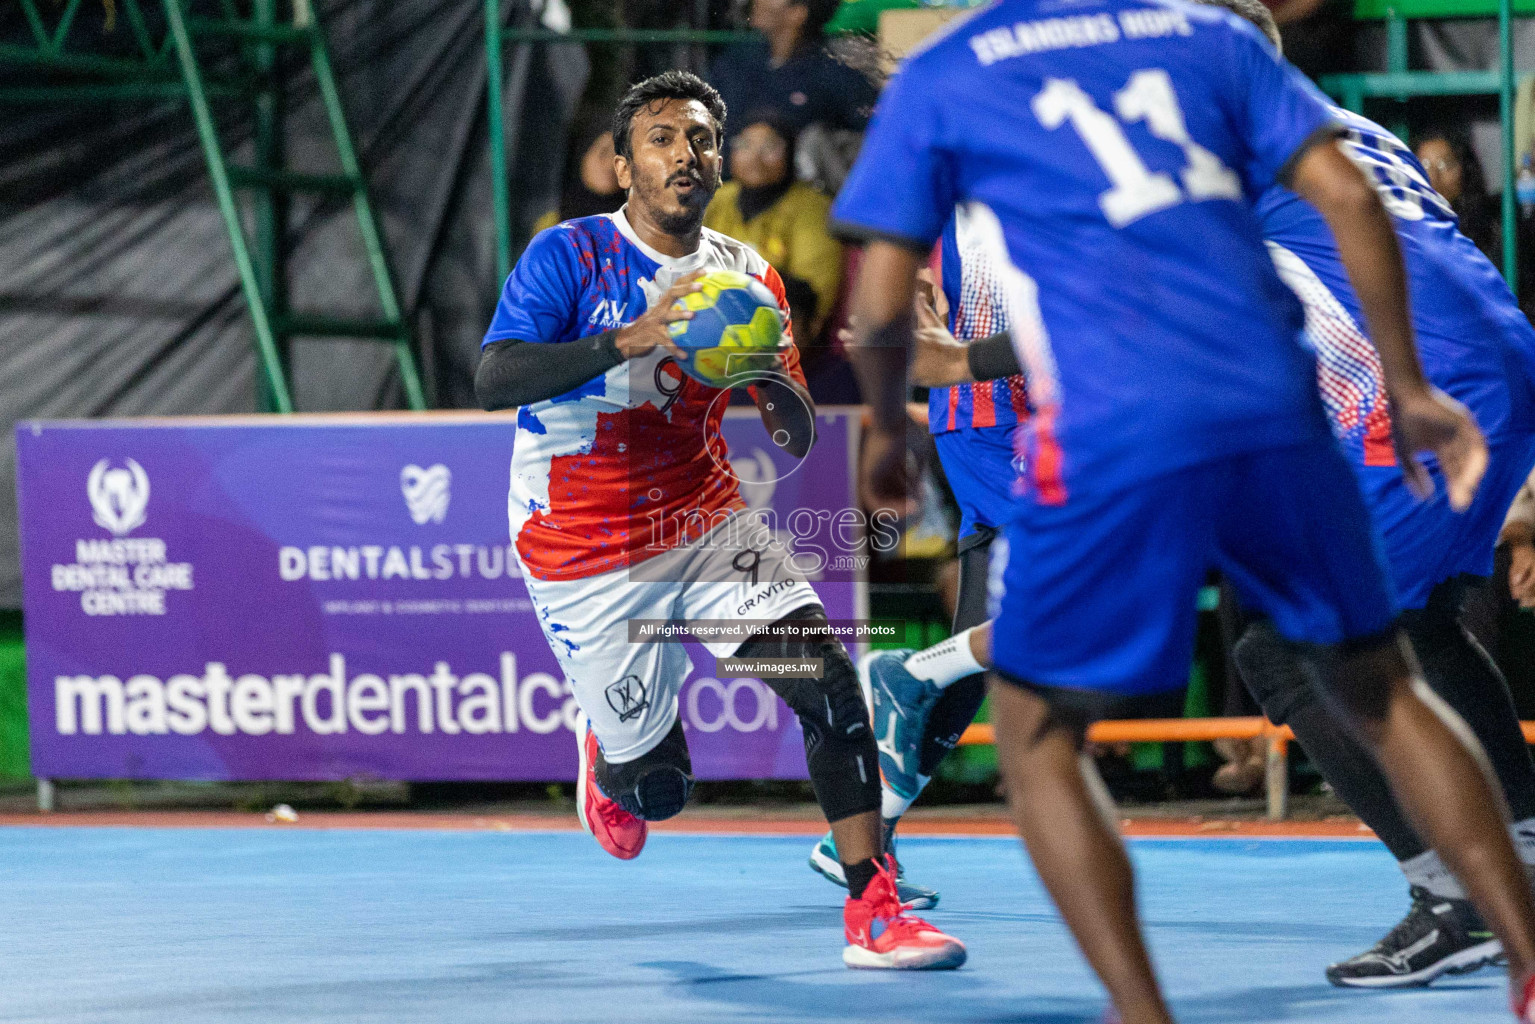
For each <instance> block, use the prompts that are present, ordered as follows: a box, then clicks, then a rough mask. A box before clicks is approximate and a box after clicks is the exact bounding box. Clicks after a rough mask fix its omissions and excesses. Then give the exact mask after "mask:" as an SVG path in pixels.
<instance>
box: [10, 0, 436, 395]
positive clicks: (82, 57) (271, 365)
mask: <svg viewBox="0 0 1535 1024" xmlns="http://www.w3.org/2000/svg"><path fill="white" fill-rule="evenodd" d="M19 2H20V4H21V8H22V11H23V14H24V15H25V17H26V20H27V23H28V25H29V27H30V29H31V32H32V38H33V45H32V46H30V47H28V46H22V45H16V44H0V65H11V66H19V67H24V68H27V69H30V70H35V71H42V72H54V73H57V74H60V75H63V76H67V77H70V78H76V79H82V80H76V81H66V82H62V83H60V82H49V83H48V84H44V85H28V86H15V87H7V88H0V104H6V103H13V104H17V103H21V104H31V103H52V102H87V103H101V102H110V101H114V100H123V99H139V100H163V99H185V100H186V101H187V104H188V106H189V107H190V109H191V113H192V119H193V122H194V124H195V125H196V128H197V135H198V141H199V144H200V146H201V149H202V153H203V159H204V161H205V162H206V164H207V166H208V176H209V178H210V179H211V181H212V183H213V191H214V197H215V200H216V202H217V204H218V208H219V213H220V216H221V217H222V219H223V221H224V227H225V230H226V232H227V234H228V235H229V242H230V248H231V250H232V252H233V256H234V262H235V270H236V274H237V276H238V278H239V283H240V291H241V295H242V298H243V299H244V301H245V305H246V309H247V311H248V312H249V314H250V317H251V324H252V328H253V333H254V335H255V345H256V353H257V361H258V366H259V368H260V373H259V378H258V387H259V388H260V397H261V405H262V406H263V407H265V408H267V409H269V410H271V411H274V412H292V411H293V398H292V394H291V391H290V390H289V383H288V381H289V372H288V359H287V353H288V343H289V342H290V340H291V339H293V338H296V337H304V336H309V337H330V336H341V337H352V338H368V339H373V340H378V341H383V342H385V343H388V344H391V345H392V346H393V349H394V355H395V361H396V364H397V366H398V369H399V373H400V381H401V385H402V387H403V389H404V391H405V399H406V402H407V403H408V404H409V406H410V408H412V409H425V408H426V396H425V392H424V391H423V389H422V386H421V378H420V375H419V373H418V372H417V369H416V359H415V350H414V345H413V343H412V340H411V333H410V329H409V325H408V323H407V321H406V319H405V317H404V315H403V312H402V310H401V308H400V303H399V299H398V289H397V287H396V285H395V281H394V276H393V273H392V270H391V268H390V264H389V259H388V252H387V250H386V248H385V244H384V238H383V234H382V232H381V231H380V230H379V226H378V217H377V215H376V214H375V212H374V209H373V204H372V200H371V199H370V198H369V195H368V186H367V181H366V179H365V178H364V177H363V174H362V168H361V166H360V164H359V162H358V159H357V152H356V149H355V147H354V145H353V143H352V135H351V131H350V130H349V128H348V126H347V122H346V114H345V111H344V109H343V108H342V105H341V95H340V90H339V89H338V88H337V85H336V78H335V73H334V70H333V69H332V67H331V63H330V53H329V49H328V48H327V46H326V43H325V35H324V33H323V32H322V31H321V29H320V27H319V25H318V24H317V22H316V21H315V20H314V16H313V14H312V12H311V11H310V8H309V5H308V4H306V3H295V4H294V15H295V20H294V21H293V22H292V23H290V24H280V23H278V21H277V18H276V10H275V8H276V0H252V7H251V10H252V17H251V18H248V19H246V18H242V17H240V16H239V14H238V12H237V10H236V8H235V5H234V2H233V0H219V6H218V11H219V12H220V13H221V14H222V17H217V18H207V17H195V16H193V15H192V14H191V13H189V8H190V3H191V0H161V7H162V9H163V13H164V19H165V26H164V38H163V39H162V40H160V41H159V42H158V44H157V41H156V38H155V33H154V32H152V31H151V28H150V22H149V20H148V19H147V18H145V16H144V11H143V9H142V8H141V7H140V4H139V0H117V2H118V5H119V7H120V9H121V10H122V12H123V16H124V19H125V20H126V21H127V23H128V26H129V31H130V33H131V34H132V37H133V41H134V44H135V46H136V48H137V49H138V53H139V56H138V57H118V56H105V55H102V54H95V53H90V52H87V51H81V50H79V49H71V48H70V46H69V40H70V31H71V29H72V28H73V27H74V24H75V20H76V16H77V14H78V12H79V10H80V7H81V3H82V0H67V3H66V4H65V6H64V8H63V10H62V11H61V12H60V13H59V15H58V20H57V21H56V22H55V24H54V26H53V27H52V28H51V29H50V28H49V27H48V25H47V23H46V19H45V18H44V16H43V12H42V10H41V9H40V8H39V6H38V3H37V0H19ZM210 36H211V37H222V38H228V39H234V40H236V41H237V42H238V43H239V51H238V52H239V55H240V56H241V58H242V60H241V62H240V63H241V68H242V70H241V71H240V72H238V73H237V74H236V75H235V76H234V77H229V76H227V75H220V76H210V75H209V74H208V72H207V71H206V70H205V68H204V66H203V60H202V59H201V58H200V57H199V53H198V47H197V41H198V39H199V38H200V37H210ZM280 47H293V48H296V49H298V50H300V51H302V52H304V53H305V54H306V55H307V57H308V60H309V65H310V67H311V69H312V71H313V73H314V76H315V82H316V85H317V88H318V91H319V97H320V103H321V106H322V107H323V108H324V110H325V115H326V120H327V123H328V124H329V127H330V130H331V139H332V142H333V144H334V145H335V148H336V156H337V162H338V163H339V164H340V173H339V174H318V175H317V174H299V173H294V172H291V171H288V170H287V169H286V168H285V166H284V147H283V142H282V139H283V129H282V125H283V114H284V107H285V95H286V90H285V83H284V81H283V75H282V62H281V60H280V59H279V53H278V51H279V48H280ZM213 99H237V100H242V101H245V102H249V103H251V104H252V106H253V109H254V115H255V117H254V125H255V140H254V141H255V164H254V166H249V167H245V166H240V165H237V164H233V163H231V162H230V160H229V158H228V155H227V154H226V153H225V151H224V146H223V143H222V142H221V140H220V138H219V133H218V124H217V121H216V120H215V118H214V115H213V109H212V104H211V102H210V101H211V100H213ZM237 190H240V191H247V192H250V193H252V196H253V207H254V214H255V216H254V222H255V236H256V238H255V245H254V250H255V251H254V253H253V252H252V245H251V243H250V242H249V241H248V240H247V239H246V234H245V228H244V224H243V222H242V219H241V211H240V205H239V202H238V201H237V199H236V197H235V193H236V191H237ZM299 192H312V193H317V194H322V195H323V194H340V195H346V196H350V198H351V201H352V212H353V215H354V216H355V218H356V220H357V227H358V233H359V235H360V236H361V239H362V246H363V251H364V255H365V258H366V261H367V264H368V269H369V272H370V276H371V278H372V281H373V284H374V287H375V290H376V292H377V296H378V301H379V307H380V310H381V316H380V318H379V319H378V320H368V321H350V320H343V319H339V318H335V317H326V316H302V315H296V314H294V313H292V312H291V311H290V310H289V309H288V289H287V269H286V255H287V237H286V229H287V211H288V198H289V196H290V195H292V194H294V193H299Z"/></svg>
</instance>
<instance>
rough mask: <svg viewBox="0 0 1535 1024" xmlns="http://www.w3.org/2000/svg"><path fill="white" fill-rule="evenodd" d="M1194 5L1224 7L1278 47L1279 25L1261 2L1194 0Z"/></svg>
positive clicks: (1253, 0)
mask: <svg viewBox="0 0 1535 1024" xmlns="http://www.w3.org/2000/svg"><path fill="white" fill-rule="evenodd" d="M1194 2H1195V3H1196V4H1204V5H1205V6H1206V7H1224V8H1225V9H1226V10H1228V11H1230V12H1231V13H1232V14H1235V15H1236V16H1237V17H1239V18H1243V19H1245V20H1247V21H1250V22H1252V23H1253V24H1254V25H1256V26H1258V30H1259V31H1260V32H1262V33H1263V34H1264V35H1265V36H1267V37H1268V41H1269V42H1271V43H1273V44H1274V46H1275V47H1279V46H1280V45H1281V44H1280V42H1279V24H1278V22H1276V21H1275V20H1274V12H1273V11H1270V10H1269V9H1268V8H1267V7H1266V6H1264V4H1263V0H1194Z"/></svg>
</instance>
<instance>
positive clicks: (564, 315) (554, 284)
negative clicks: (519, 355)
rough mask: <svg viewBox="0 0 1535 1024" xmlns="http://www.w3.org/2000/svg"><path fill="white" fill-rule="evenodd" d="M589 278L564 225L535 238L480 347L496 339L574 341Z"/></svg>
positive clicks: (510, 278) (503, 293)
mask: <svg viewBox="0 0 1535 1024" xmlns="http://www.w3.org/2000/svg"><path fill="white" fill-rule="evenodd" d="M585 277H586V275H585V274H584V273H583V271H582V267H581V252H580V248H579V246H578V245H577V243H576V240H575V237H574V234H573V233H572V232H571V231H570V230H569V228H568V227H567V226H566V225H564V224H561V225H558V226H556V227H552V228H549V229H548V230H546V231H541V232H539V233H538V234H537V235H536V236H534V238H533V241H531V242H529V243H528V247H527V249H525V250H524V251H523V254H522V257H521V258H520V259H518V261H517V265H516V266H515V267H513V268H512V273H511V275H510V276H508V277H507V279H506V285H505V287H503V288H502V289H501V301H500V302H498V303H497V304H496V313H495V316H493V317H492V318H491V321H490V329H489V330H487V331H486V332H485V340H484V341H483V342H481V347H482V348H483V347H484V346H485V345H489V344H490V343H491V342H493V341H505V340H507V339H508V338H516V339H517V340H519V341H534V342H556V341H573V340H574V339H575V338H576V336H577V331H576V311H577V308H578V307H579V306H580V300H581V293H582V291H583V289H584V281H585Z"/></svg>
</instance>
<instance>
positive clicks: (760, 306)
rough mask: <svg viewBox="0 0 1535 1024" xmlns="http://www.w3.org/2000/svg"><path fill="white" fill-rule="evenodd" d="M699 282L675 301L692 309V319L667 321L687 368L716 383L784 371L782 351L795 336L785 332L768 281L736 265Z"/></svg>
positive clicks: (728, 383) (777, 374) (724, 385)
mask: <svg viewBox="0 0 1535 1024" xmlns="http://www.w3.org/2000/svg"><path fill="white" fill-rule="evenodd" d="M698 284H699V290H698V291H696V292H690V293H688V294H687V295H684V296H683V297H682V298H680V299H678V300H677V301H676V302H675V303H673V306H674V307H675V308H677V309H688V310H692V312H693V319H691V320H674V321H673V322H672V323H671V324H669V325H668V330H669V331H670V332H671V336H672V340H673V341H674V342H676V344H677V347H678V348H679V349H681V350H682V359H681V360H679V363H678V365H680V366H681V367H682V370H683V372H684V373H686V374H687V375H688V376H690V377H692V378H693V379H694V380H697V381H699V382H700V383H703V384H707V385H709V386H710V387H713V388H730V387H742V386H745V385H747V384H750V383H751V382H752V381H754V380H760V379H762V378H763V377H764V376H775V377H782V376H783V375H784V367H783V359H782V353H783V352H784V351H785V350H786V349H787V348H788V347H789V345H790V344H792V342H789V341H788V340H787V339H785V338H784V333H783V315H782V314H780V313H779V311H778V300H777V299H776V298H774V296H773V293H772V292H771V291H769V290H768V287H767V285H765V284H763V283H762V282H761V281H758V280H757V279H756V278H753V277H748V276H747V275H746V274H741V273H737V272H736V271H734V270H716V271H714V272H713V273H711V274H705V275H704V276H703V277H701V278H699V279H698Z"/></svg>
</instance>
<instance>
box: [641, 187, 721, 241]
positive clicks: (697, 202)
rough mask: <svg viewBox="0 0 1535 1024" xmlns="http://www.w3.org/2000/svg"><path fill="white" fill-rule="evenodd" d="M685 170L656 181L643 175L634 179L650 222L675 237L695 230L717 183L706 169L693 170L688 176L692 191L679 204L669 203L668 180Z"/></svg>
mask: <svg viewBox="0 0 1535 1024" xmlns="http://www.w3.org/2000/svg"><path fill="white" fill-rule="evenodd" d="M689 174H690V172H687V171H678V172H676V173H675V174H671V175H669V176H667V178H666V179H665V180H664V181H662V182H661V183H660V184H657V183H656V182H654V181H647V180H645V179H643V178H638V179H636V181H635V185H636V186H637V187H636V188H635V191H636V192H637V193H638V198H639V200H640V203H641V204H642V205H643V206H644V207H645V211H646V212H647V213H648V214H649V215H650V219H651V222H652V223H653V224H655V226H656V227H658V228H660V229H661V230H662V231H664V232H666V233H667V234H668V235H671V236H673V237H675V238H688V237H691V236H692V235H695V234H697V233H698V229H699V228H700V227H702V226H703V222H704V211H705V210H707V209H708V208H709V200H710V199H712V198H713V197H714V193H715V191H716V190H718V189H719V185H720V183H719V178H718V177H715V178H714V179H713V180H712V181H711V180H710V179H709V176H708V174H707V173H705V172H703V171H693V172H691V177H692V178H693V180H694V182H695V183H696V184H695V186H694V188H693V191H692V193H691V194H690V195H688V196H686V197H685V198H683V199H682V200H681V202H680V204H679V205H677V206H673V205H672V204H673V201H674V200H673V195H672V192H671V186H672V182H674V181H675V180H676V179H678V178H679V177H683V176H684V175H689Z"/></svg>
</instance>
